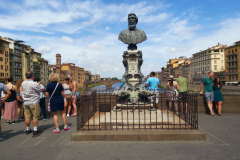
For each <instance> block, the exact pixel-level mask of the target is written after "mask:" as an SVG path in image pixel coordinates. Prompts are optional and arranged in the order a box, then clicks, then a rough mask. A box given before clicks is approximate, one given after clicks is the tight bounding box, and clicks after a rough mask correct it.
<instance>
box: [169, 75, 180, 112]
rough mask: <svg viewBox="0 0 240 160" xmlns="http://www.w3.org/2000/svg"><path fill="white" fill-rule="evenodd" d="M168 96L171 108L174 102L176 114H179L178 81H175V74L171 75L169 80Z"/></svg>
mask: <svg viewBox="0 0 240 160" xmlns="http://www.w3.org/2000/svg"><path fill="white" fill-rule="evenodd" d="M167 90H168V91H167V94H168V95H167V96H168V100H169V109H170V110H171V109H172V102H173V103H174V110H175V112H176V114H178V104H177V100H178V90H179V87H178V83H177V82H176V81H174V78H173V76H172V75H171V76H169V79H168V82H167Z"/></svg>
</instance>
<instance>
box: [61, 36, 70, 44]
mask: <svg viewBox="0 0 240 160" xmlns="http://www.w3.org/2000/svg"><path fill="white" fill-rule="evenodd" d="M61 40H62V41H63V42H66V43H73V39H72V38H70V37H66V36H63V37H62V38H61Z"/></svg>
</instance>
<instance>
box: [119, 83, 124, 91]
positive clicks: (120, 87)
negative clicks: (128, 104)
mask: <svg viewBox="0 0 240 160" xmlns="http://www.w3.org/2000/svg"><path fill="white" fill-rule="evenodd" d="M122 87H123V82H121V84H120V85H119V90H121V89H122Z"/></svg>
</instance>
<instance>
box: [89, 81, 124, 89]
mask: <svg viewBox="0 0 240 160" xmlns="http://www.w3.org/2000/svg"><path fill="white" fill-rule="evenodd" d="M119 85H120V82H118V83H114V84H113V85H112V88H118V87H119ZM104 88H106V86H105V85H101V86H96V87H93V89H104Z"/></svg>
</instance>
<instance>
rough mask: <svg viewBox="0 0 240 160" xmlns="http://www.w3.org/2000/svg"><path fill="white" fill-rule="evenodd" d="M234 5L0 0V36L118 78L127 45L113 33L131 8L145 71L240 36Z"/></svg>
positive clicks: (182, 0)
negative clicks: (142, 34)
mask: <svg viewBox="0 0 240 160" xmlns="http://www.w3.org/2000/svg"><path fill="white" fill-rule="evenodd" d="M239 6H240V1H239V0H228V1H227V0H201V1H199V0H197V1H193V0H168V1H167V0H165V1H157V0H153V1H139V0H131V1H129V0H123V1H110V0H105V1H104V0H96V1H80V0H12V1H8V0H1V3H0V36H3V37H10V38H13V39H20V40H23V41H25V44H28V45H30V46H31V47H32V48H34V49H36V51H38V52H40V53H43V57H44V58H46V59H47V60H49V61H50V63H51V64H54V63H55V54H57V53H60V54H61V55H62V62H72V63H75V64H76V65H78V66H80V67H83V68H85V70H90V71H91V72H92V73H93V74H97V73H98V74H100V75H101V77H107V76H108V77H119V78H121V77H122V75H123V73H124V67H123V65H122V53H123V51H125V50H126V49H127V45H126V44H123V43H122V42H121V41H118V34H119V33H120V31H122V30H124V29H127V15H128V14H129V13H136V15H137V16H138V19H139V22H138V24H137V28H139V29H142V30H144V31H145V33H146V34H147V38H148V39H147V41H145V42H143V43H141V44H139V45H138V49H139V50H142V52H143V60H144V62H143V65H142V72H143V74H144V75H147V74H148V73H149V72H151V71H158V70H160V68H161V67H163V66H165V65H166V62H167V61H168V59H171V58H176V57H179V56H187V57H190V56H191V55H192V54H193V53H196V52H198V51H200V50H204V49H207V48H208V47H211V46H214V45H216V44H217V43H218V42H219V43H221V44H227V45H231V44H233V42H235V41H238V40H240V33H239V30H240V29H239V26H240V10H239Z"/></svg>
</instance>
